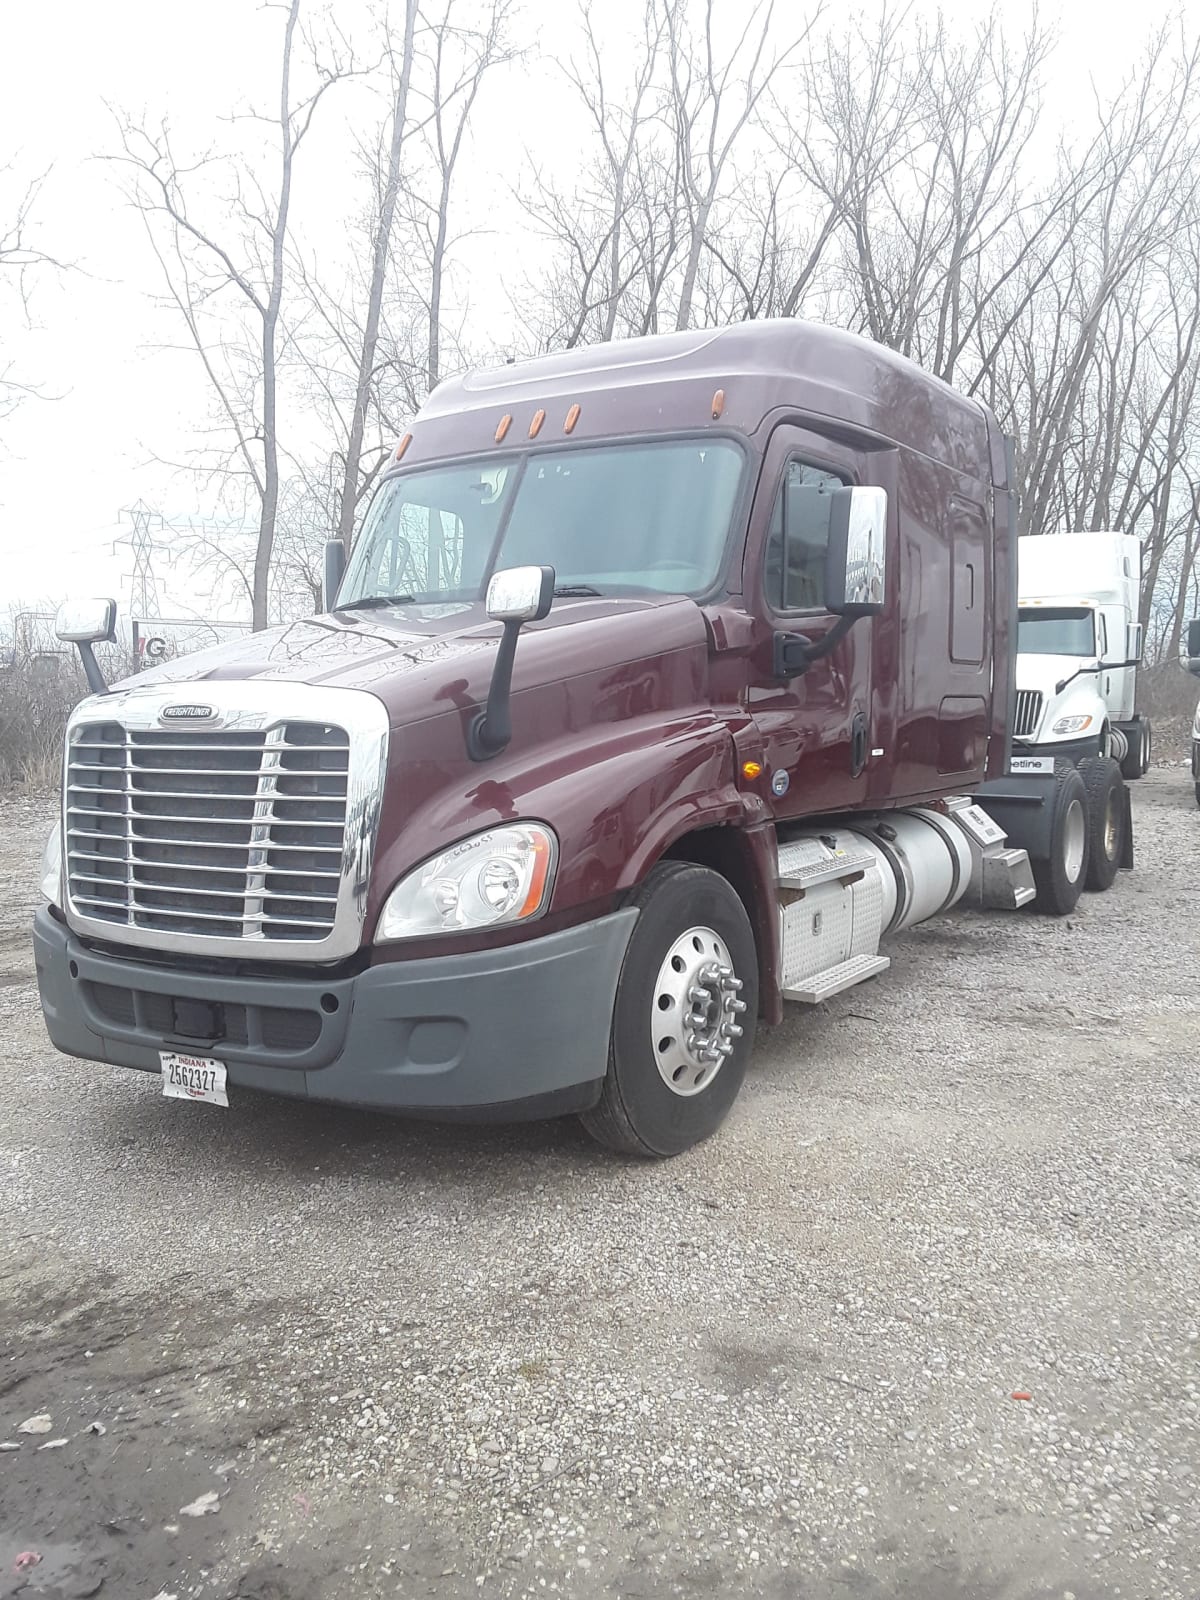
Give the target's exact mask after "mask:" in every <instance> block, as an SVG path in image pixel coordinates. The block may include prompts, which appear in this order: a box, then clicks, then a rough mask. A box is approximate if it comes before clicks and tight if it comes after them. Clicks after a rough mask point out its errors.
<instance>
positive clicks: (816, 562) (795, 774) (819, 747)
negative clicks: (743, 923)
mask: <svg viewBox="0 0 1200 1600" xmlns="http://www.w3.org/2000/svg"><path fill="white" fill-rule="evenodd" d="M864 462H865V458H864V457H863V456H861V455H860V454H859V453H858V452H856V451H853V450H851V449H849V448H847V447H845V446H842V445H839V444H837V443H835V442H833V441H832V440H829V439H826V438H824V437H823V436H822V435H820V434H816V433H810V432H808V431H807V430H805V429H802V428H798V427H792V426H782V427H779V428H777V429H776V430H775V432H774V434H773V435H772V436H771V441H770V444H769V445H768V447H767V452H766V456H765V458H764V462H763V469H762V472H761V474H760V477H759V485H758V490H757V493H756V496H755V501H754V506H753V509H752V511H751V515H750V536H749V540H748V543H747V553H746V562H745V567H744V571H743V585H744V600H745V604H746V608H747V610H748V611H749V612H750V614H751V615H752V616H753V617H754V619H755V626H754V630H753V644H752V647H751V650H750V653H749V661H748V668H749V682H748V685H747V691H746V694H747V711H748V712H749V714H750V715H751V716H752V717H753V719H754V722H755V725H756V727H757V729H758V733H759V737H760V739H761V741H762V749H763V760H764V765H765V767H766V769H767V770H766V773H765V779H766V781H767V782H768V783H769V785H770V789H771V795H772V805H773V807H774V810H775V814H776V816H778V817H780V818H787V817H798V816H805V815H809V814H811V813H813V812H819V811H840V810H843V809H846V808H848V807H851V806H857V805H860V804H862V803H863V802H864V801H865V800H866V798H867V794H868V784H869V778H868V769H869V766H870V761H871V751H872V749H873V748H875V747H876V745H877V743H879V742H881V741H880V740H879V739H878V737H877V736H878V734H879V729H878V727H877V726H876V721H877V719H876V717H875V716H874V715H873V709H872V694H871V654H872V636H873V631H874V628H873V619H869V618H864V619H863V620H861V621H859V622H857V623H856V624H855V625H854V626H853V627H852V628H851V629H850V630H849V632H848V633H847V634H846V636H845V637H844V638H843V639H842V640H841V641H840V642H839V643H838V644H837V646H836V647H835V648H834V649H833V650H832V652H831V653H830V654H829V655H827V656H824V657H822V658H821V659H819V660H817V661H814V662H813V663H812V664H811V665H810V666H809V667H808V668H807V670H806V671H805V672H804V673H803V674H800V675H798V676H795V677H788V678H783V677H780V676H778V675H777V671H776V660H775V636H776V634H777V633H792V634H797V635H801V636H803V637H804V638H806V639H809V640H811V641H812V642H813V643H814V644H815V643H817V642H818V641H819V640H821V639H822V638H823V637H824V636H825V634H827V633H828V632H829V631H830V629H831V628H833V627H834V626H835V625H836V624H837V621H838V619H837V618H836V617H834V616H832V615H831V614H830V613H829V612H828V611H826V610H825V607H824V604H823V599H824V593H825V554H826V549H827V545H828V538H829V525H830V509H831V503H830V495H831V494H832V492H833V491H834V490H836V489H839V488H842V487H843V486H847V485H852V484H855V483H863V482H867V481H869V480H868V479H867V477H865V476H864Z"/></svg>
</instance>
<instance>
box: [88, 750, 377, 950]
mask: <svg viewBox="0 0 1200 1600" xmlns="http://www.w3.org/2000/svg"><path fill="white" fill-rule="evenodd" d="M349 767H350V740H349V736H348V734H347V732H346V730H345V729H344V728H340V727H336V726H333V725H331V724H328V723H322V722H307V721H289V722H284V723H280V724H277V725H276V726H274V727H270V728H266V729H261V730H259V729H254V730H247V731H238V730H234V729H228V728H226V729H213V730H211V731H201V730H192V729H183V728H179V727H172V728H166V729H162V730H159V729H146V728H131V727H128V726H126V725H125V723H123V722H116V721H108V722H105V721H95V722H91V721H89V722H84V723H82V724H81V725H80V726H78V727H77V728H75V729H74V730H73V734H72V737H71V741H70V746H69V750H68V761H67V772H66V793H65V823H66V834H65V845H66V861H67V880H68V886H69V891H70V899H71V903H72V905H73V906H74V907H75V909H76V910H77V912H78V913H80V914H81V915H82V916H84V917H86V918H88V919H89V920H90V921H93V922H103V923H111V924H117V925H119V926H121V927H123V928H125V929H137V930H145V931H149V932H156V933H159V934H167V935H171V934H174V935H179V934H183V935H200V936H208V937H212V938H220V939H231V938H232V939H238V938H243V939H247V938H249V939H254V938H257V939H275V940H287V941H293V940H306V941H312V940H324V939H326V938H327V937H328V936H329V934H330V933H331V931H332V930H333V927H334V922H335V918H336V915H337V908H338V890H339V883H340V881H341V876H342V863H343V851H344V849H345V844H346V837H345V836H346V823H347V800H348V793H349V777H350V773H349Z"/></svg>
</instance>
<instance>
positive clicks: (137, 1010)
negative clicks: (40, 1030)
mask: <svg viewBox="0 0 1200 1600" xmlns="http://www.w3.org/2000/svg"><path fill="white" fill-rule="evenodd" d="M636 920H637V911H636V910H634V909H629V910H623V911H617V912H614V913H613V914H612V915H610V916H607V917H601V918H599V919H598V920H596V921H594V922H587V923H584V924H582V925H581V926H579V927H577V928H568V929H566V930H565V931H564V932H561V933H554V934H548V935H546V936H544V937H542V938H540V939H532V940H529V941H528V942H526V943H524V944H517V945H505V946H502V947H500V948H498V949H494V950H485V951H474V952H472V953H469V954H464V955H459V956H437V957H433V958H426V959H420V960H415V961H395V962H388V963H385V964H381V965H379V966H375V967H368V968H367V969H366V971H365V972H361V973H359V974H358V975H357V976H355V977H349V978H336V979H330V980H328V981H326V980H324V979H321V978H307V977H305V978H297V977H292V976H288V975H286V973H283V972H281V973H280V975H279V976H274V975H272V976H270V977H233V976H227V975H225V974H223V973H215V972H198V971H196V972H193V971H187V970H185V969H178V968H173V967H166V966H159V965H155V964H153V963H151V962H147V961H139V960H138V958H137V955H136V953H135V952H131V953H130V955H129V956H128V957H125V956H123V955H122V956H117V955H113V954H110V953H107V952H102V951H99V950H95V949H92V948H90V947H89V946H87V945H85V944H83V943H82V942H81V941H80V940H79V939H77V938H76V937H75V936H74V934H72V933H71V932H70V931H69V930H68V929H67V928H65V927H64V926H63V925H62V924H61V923H60V922H58V921H57V920H56V919H55V918H54V917H52V916H51V915H50V913H49V911H47V910H45V909H41V910H39V911H38V912H37V913H36V914H35V917H34V929H33V943H34V955H35V960H36V964H37V976H38V987H39V989H40V991H41V999H42V1012H43V1014H44V1016H45V1019H46V1027H47V1029H48V1031H49V1034H50V1038H51V1040H52V1042H53V1043H54V1045H55V1046H56V1047H57V1048H58V1049H59V1050H62V1051H65V1052H66V1053H67V1054H68V1055H75V1056H83V1057H85V1058H87V1059H88V1060H91V1061H106V1062H110V1063H112V1064H113V1065H116V1066H124V1067H136V1068H139V1069H140V1070H142V1071H144V1072H158V1071H159V1057H158V1052H159V1051H160V1050H181V1051H185V1052H188V1053H191V1054H200V1055H211V1056H215V1057H216V1058H217V1059H218V1060H220V1061H223V1062H225V1064H226V1066H227V1067H228V1071H229V1082H230V1084H231V1085H233V1086H235V1087H238V1086H241V1087H245V1088H250V1089H262V1090H266V1091H268V1092H269V1093H273V1094H283V1095H292V1096H297V1097H300V1098H303V1099H311V1100H326V1101H333V1102H336V1103H338V1104H343V1105H353V1106H371V1107H377V1108H380V1109H383V1110H388V1111H409V1112H423V1113H426V1114H429V1115H441V1116H455V1115H457V1116H469V1117H478V1118H492V1117H494V1118H495V1119H496V1120H504V1119H514V1120H515V1119H520V1118H524V1117H538V1116H548V1115H555V1114H558V1113H561V1112H564V1111H580V1110H585V1109H586V1108H587V1107H588V1106H591V1105H594V1104H595V1102H596V1100H597V1098H598V1097H599V1093H600V1085H601V1082H602V1080H603V1078H604V1074H605V1071H606V1068H607V1063H608V1036H609V1028H610V1024H611V1020H612V1007H613V997H614V994H615V992H616V985H617V978H618V976H619V974H620V970H621V963H622V962H623V960H624V958H625V948H626V945H627V944H628V942H629V936H630V934H631V933H632V931H633V925H634V922H635V921H636Z"/></svg>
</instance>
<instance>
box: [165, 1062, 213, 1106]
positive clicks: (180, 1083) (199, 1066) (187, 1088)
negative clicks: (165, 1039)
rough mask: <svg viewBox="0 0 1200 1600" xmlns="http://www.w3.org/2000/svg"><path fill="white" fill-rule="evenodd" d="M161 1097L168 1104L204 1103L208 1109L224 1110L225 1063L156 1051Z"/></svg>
mask: <svg viewBox="0 0 1200 1600" xmlns="http://www.w3.org/2000/svg"><path fill="white" fill-rule="evenodd" d="M158 1059H159V1060H160V1061H161V1062H162V1087H163V1093H164V1094H165V1095H166V1096H167V1098H168V1099H170V1100H204V1101H206V1102H207V1104H208V1105H210V1106H228V1104H229V1096H228V1095H227V1094H226V1093H225V1063H224V1062H223V1061H214V1060H213V1058H212V1057H211V1056H184V1055H180V1054H179V1052H178V1051H177V1050H160V1051H159V1052H158Z"/></svg>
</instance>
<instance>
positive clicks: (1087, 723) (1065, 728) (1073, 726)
mask: <svg viewBox="0 0 1200 1600" xmlns="http://www.w3.org/2000/svg"><path fill="white" fill-rule="evenodd" d="M1091 725H1092V719H1091V717H1059V719H1058V721H1057V722H1056V723H1055V724H1054V732H1055V733H1082V732H1083V730H1084V729H1085V728H1090V727H1091Z"/></svg>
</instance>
